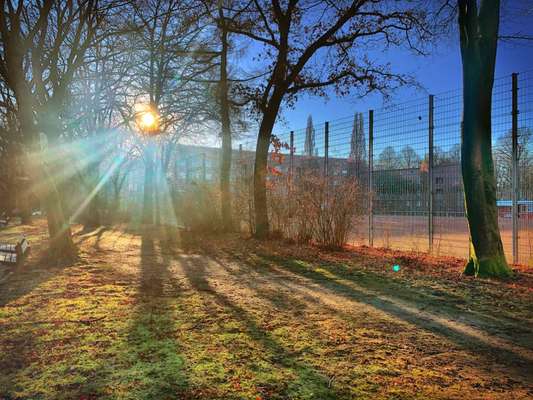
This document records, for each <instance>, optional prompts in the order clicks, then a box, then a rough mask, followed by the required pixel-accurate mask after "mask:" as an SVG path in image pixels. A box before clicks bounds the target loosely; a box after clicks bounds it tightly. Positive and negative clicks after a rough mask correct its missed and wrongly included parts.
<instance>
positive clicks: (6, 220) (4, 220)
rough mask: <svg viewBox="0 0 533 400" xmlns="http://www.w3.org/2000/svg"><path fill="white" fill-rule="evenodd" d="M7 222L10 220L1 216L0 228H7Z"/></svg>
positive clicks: (5, 216)
mask: <svg viewBox="0 0 533 400" xmlns="http://www.w3.org/2000/svg"><path fill="white" fill-rule="evenodd" d="M9 220H10V218H9V216H7V215H2V216H1V217H0V226H1V227H4V226H7V224H9Z"/></svg>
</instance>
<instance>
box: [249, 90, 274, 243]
mask: <svg viewBox="0 0 533 400" xmlns="http://www.w3.org/2000/svg"><path fill="white" fill-rule="evenodd" d="M280 104H281V98H279V101H277V102H275V104H273V105H272V106H271V107H269V109H268V111H267V112H265V113H264V114H263V119H262V121H261V125H260V126H259V135H258V138H257V145H256V149H255V164H254V214H255V233H254V236H255V237H256V238H258V239H264V238H266V237H267V236H268V234H269V224H268V207H267V192H266V180H267V172H268V169H267V167H268V149H269V147H270V138H271V137H272V129H273V128H274V123H275V122H276V116H277V114H278V111H279V106H280Z"/></svg>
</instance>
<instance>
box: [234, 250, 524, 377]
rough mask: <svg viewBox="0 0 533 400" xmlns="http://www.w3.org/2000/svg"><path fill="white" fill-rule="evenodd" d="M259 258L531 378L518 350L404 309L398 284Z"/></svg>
mask: <svg viewBox="0 0 533 400" xmlns="http://www.w3.org/2000/svg"><path fill="white" fill-rule="evenodd" d="M258 256H259V258H260V260H262V263H264V264H265V265H268V264H275V265H278V266H279V267H281V268H283V269H286V270H288V271H290V272H291V273H293V274H294V275H296V276H298V275H300V276H302V277H305V278H308V279H310V280H311V281H312V282H313V283H315V284H317V285H320V286H321V287H323V288H325V289H329V290H331V291H332V292H333V293H335V294H337V295H341V296H344V297H346V298H348V299H352V300H355V301H358V302H362V303H365V304H367V305H370V306H372V307H375V308H376V309H379V310H381V311H384V312H385V313H387V314H390V315H392V316H394V317H396V318H398V319H400V320H403V321H406V322H409V323H411V324H413V325H416V326H417V327H419V328H420V329H423V330H426V331H429V332H431V333H434V334H437V335H440V336H443V337H445V338H446V339H449V340H451V341H453V342H455V343H456V344H458V345H459V346H461V347H463V348H465V349H467V350H469V351H472V352H475V353H476V354H482V355H483V356H485V357H489V358H491V359H493V360H497V361H498V362H500V363H502V364H504V365H505V366H506V367H508V368H509V369H510V370H512V371H514V372H515V373H516V374H518V375H519V376H521V377H528V376H529V372H530V371H531V370H532V368H533V363H532V360H531V359H530V358H529V357H528V356H527V355H523V354H520V353H519V352H518V351H516V350H514V349H509V348H503V347H500V346H498V345H496V344H492V343H488V342H487V341H485V340H482V339H481V338H480V337H478V336H476V335H473V334H469V333H468V332H464V331H459V330H457V329H456V328H455V327H454V326H450V325H446V323H445V322H444V321H442V320H441V319H440V318H439V317H441V316H440V315H436V318H433V317H431V316H432V315H433V316H435V314H429V313H428V314H429V315H430V316H429V317H428V314H420V313H419V312H417V311H419V310H418V309H417V308H406V307H404V306H403V305H402V303H403V302H405V297H404V296H402V295H401V294H399V291H398V287H397V286H396V285H395V284H393V283H392V282H388V281H387V280H386V279H384V278H383V277H379V279H380V281H379V283H376V282H373V281H372V279H365V280H363V281H361V279H359V278H360V277H357V276H356V277H353V276H352V277H350V276H338V275H337V274H338V271H336V270H335V267H334V266H328V265H324V264H321V265H320V269H315V268H313V267H310V266H309V264H307V263H305V262H304V263H303V262H302V261H300V260H295V259H288V258H283V257H279V256H273V255H268V254H258ZM243 261H245V260H243ZM245 262H246V261H245ZM248 263H249V266H250V268H254V267H256V264H255V263H253V262H251V263H250V262H248ZM406 290H407V291H411V293H409V296H408V297H409V298H410V299H411V300H412V299H415V298H416V295H419V296H421V297H423V296H425V295H424V294H422V293H418V291H416V290H410V289H407V288H403V289H402V291H406ZM396 300H400V301H396ZM433 301H434V299H433ZM440 301H442V302H443V303H446V301H447V299H446V298H445V297H443V298H441V300H440ZM420 303H422V304H423V303H424V301H423V300H421V302H420ZM420 303H416V302H413V303H412V305H413V306H415V307H416V306H417V304H418V305H420ZM433 311H434V309H432V313H433ZM457 311H458V313H459V312H463V311H461V310H459V309H458V310H457ZM448 316H449V315H446V314H445V315H442V317H443V318H447V317H448ZM525 350H526V351H529V353H531V352H530V349H527V348H526V349H525ZM529 380H530V379H529Z"/></svg>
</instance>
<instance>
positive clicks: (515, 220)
mask: <svg viewBox="0 0 533 400" xmlns="http://www.w3.org/2000/svg"><path fill="white" fill-rule="evenodd" d="M512 83H513V86H512V92H513V95H512V97H513V99H512V130H511V136H512V162H513V164H512V186H513V187H512V201H513V204H512V216H513V264H518V190H519V187H518V184H519V182H518V74H517V73H513V74H512Z"/></svg>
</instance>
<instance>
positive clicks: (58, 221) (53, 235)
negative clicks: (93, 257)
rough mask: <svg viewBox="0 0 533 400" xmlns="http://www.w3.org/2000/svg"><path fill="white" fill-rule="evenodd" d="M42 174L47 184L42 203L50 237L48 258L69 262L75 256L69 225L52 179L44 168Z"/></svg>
mask: <svg viewBox="0 0 533 400" xmlns="http://www.w3.org/2000/svg"><path fill="white" fill-rule="evenodd" d="M43 174H44V177H43V178H44V179H46V182H47V188H46V189H45V190H46V193H45V195H44V203H45V208H46V217H47V220H48V233H49V235H50V256H51V258H52V259H54V260H64V261H70V260H72V259H73V258H75V256H76V247H75V245H74V242H73V241H72V234H71V231H70V224H69V223H68V221H67V220H66V218H65V215H64V213H63V208H62V207H61V204H62V202H61V197H60V195H59V192H58V191H57V185H56V182H55V179H54V177H53V176H52V175H50V174H49V173H48V172H47V171H46V168H44V171H43Z"/></svg>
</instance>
